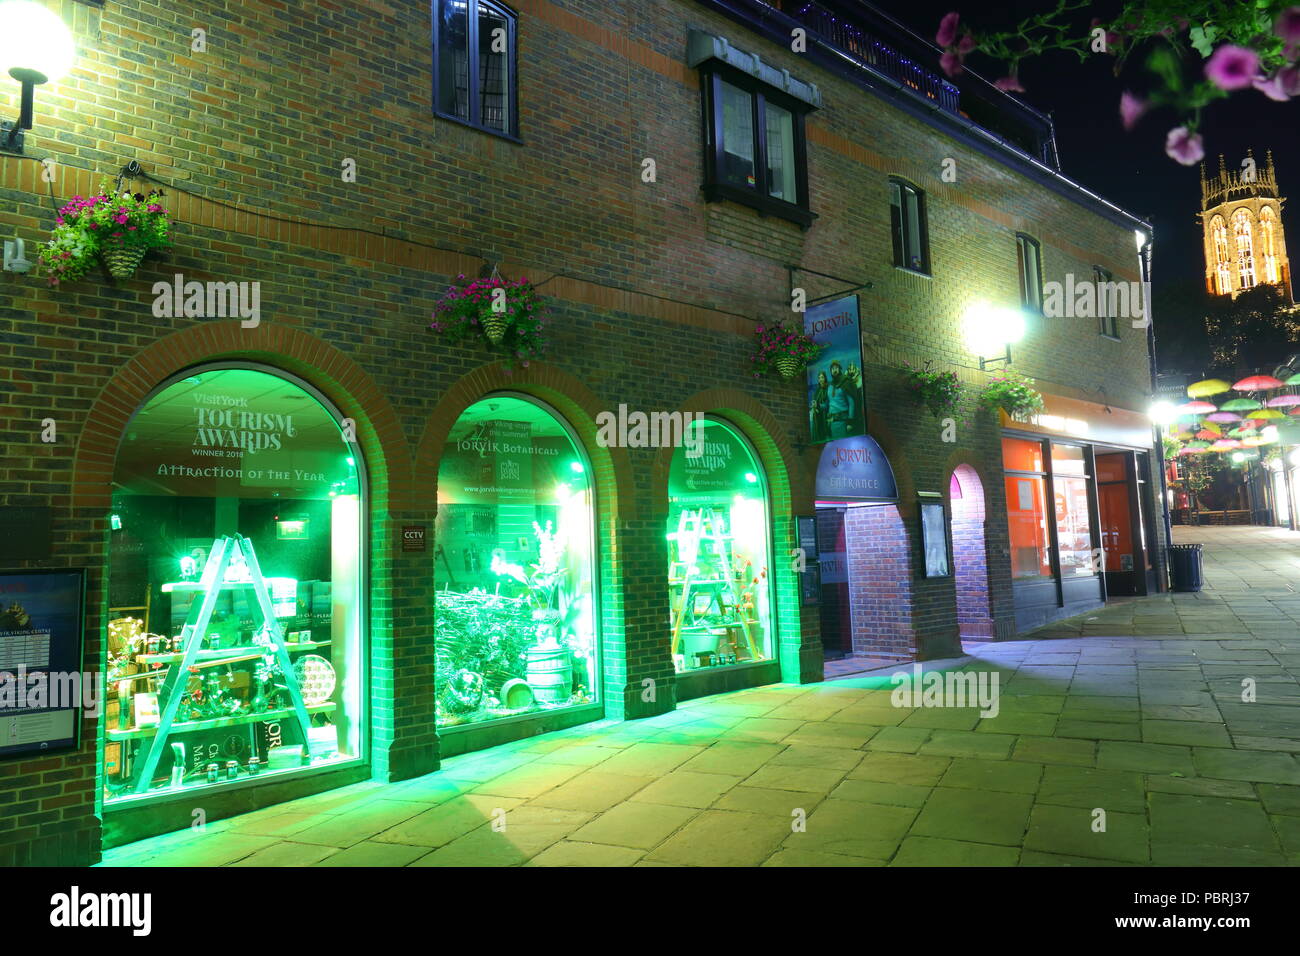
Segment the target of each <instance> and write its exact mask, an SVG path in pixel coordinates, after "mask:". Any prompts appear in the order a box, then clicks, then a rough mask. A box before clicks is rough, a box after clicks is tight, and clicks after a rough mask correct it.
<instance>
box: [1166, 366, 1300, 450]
mask: <svg viewBox="0 0 1300 956" xmlns="http://www.w3.org/2000/svg"><path fill="white" fill-rule="evenodd" d="M1288 385H1292V386H1300V372H1297V373H1295V374H1294V375H1292V376H1290V378H1288V379H1287V380H1286V381H1282V380H1281V379H1278V378H1275V377H1273V376H1271V375H1248V376H1246V377H1245V378H1242V379H1239V380H1238V381H1236V382H1233V383H1231V384H1229V383H1228V382H1227V381H1225V380H1224V379H1221V378H1207V379H1204V380H1202V381H1199V382H1195V383H1193V384H1192V385H1189V386H1187V396H1188V399H1189V401H1187V402H1184V403H1183V404H1182V405H1180V406H1178V408H1177V409H1176V412H1177V414H1178V417H1179V419H1180V421H1181V424H1179V425H1176V426H1170V427H1169V429H1168V431H1167V432H1166V434H1168V435H1169V436H1170V437H1171V438H1173V439H1174V440H1175V441H1177V442H1178V443H1179V446H1180V447H1179V449H1178V454H1179V455H1201V454H1208V453H1210V452H1217V453H1225V452H1232V451H1237V450H1238V449H1242V448H1258V447H1260V446H1262V445H1268V444H1271V443H1273V442H1276V441H1277V440H1278V437H1277V429H1276V428H1274V427H1271V426H1272V423H1273V422H1275V421H1277V420H1278V419H1283V418H1286V417H1287V416H1288V415H1292V416H1300V395H1297V394H1285V395H1276V396H1274V397H1273V398H1268V399H1265V398H1263V397H1262V396H1261V397H1260V398H1259V399H1256V398H1251V397H1248V396H1247V393H1252V392H1268V391H1273V390H1277V389H1283V388H1286V387H1287V386H1288ZM1215 395H1223V396H1224V397H1225V398H1227V399H1228V400H1227V401H1224V402H1220V403H1219V404H1217V405H1216V404H1214V403H1213V402H1209V401H1206V399H1207V398H1210V397H1211V396H1215ZM1225 431H1226V433H1227V434H1226V435H1225V434H1224V432H1225Z"/></svg>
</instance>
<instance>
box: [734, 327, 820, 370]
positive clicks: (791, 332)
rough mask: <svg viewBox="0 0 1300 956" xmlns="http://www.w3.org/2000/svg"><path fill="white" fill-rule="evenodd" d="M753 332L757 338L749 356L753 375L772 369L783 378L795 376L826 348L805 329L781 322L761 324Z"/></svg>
mask: <svg viewBox="0 0 1300 956" xmlns="http://www.w3.org/2000/svg"><path fill="white" fill-rule="evenodd" d="M754 335H755V336H756V337H757V339H758V341H757V342H756V343H755V345H756V347H755V349H754V354H753V355H751V356H750V359H749V362H750V364H751V365H752V366H753V372H754V378H762V377H763V376H765V375H771V374H772V373H773V372H776V373H777V374H778V375H780V376H781V377H782V378H784V379H791V378H794V377H795V376H796V375H798V374H799V373H800V372H802V371H803V370H804V369H806V368H807V367H808V363H809V362H811V361H812V360H813V359H814V358H816V357H817V355H818V353H820V352H821V350H822V349H823V348H825V346H822V345H818V344H817V343H816V342H814V341H813V340H812V337H811V336H808V335H805V334H804V331H803V329H796V328H790V327H789V326H786V325H782V324H781V323H779V322H778V323H775V324H773V325H760V326H758V327H757V328H756V329H754Z"/></svg>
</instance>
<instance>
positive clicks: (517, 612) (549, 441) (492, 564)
mask: <svg viewBox="0 0 1300 956" xmlns="http://www.w3.org/2000/svg"><path fill="white" fill-rule="evenodd" d="M592 533H593V523H592V491H591V479H590V469H589V467H588V464H587V461H586V457H585V456H584V455H583V453H582V451H581V449H580V448H579V446H578V444H577V443H576V441H575V440H574V438H573V436H572V435H571V434H570V432H569V430H568V428H567V427H566V426H565V424H564V423H563V422H562V421H560V419H559V418H558V417H557V416H556V415H555V414H554V413H552V412H551V411H549V410H548V409H546V408H544V407H542V406H541V405H539V404H537V403H535V402H532V401H528V400H525V399H522V398H516V397H513V396H508V395H494V396H490V397H488V398H485V399H483V400H482V401H480V402H477V403H476V404H474V405H472V406H470V408H468V409H466V410H465V412H464V413H463V414H462V415H461V416H460V418H459V419H458V420H457V421H456V424H455V425H454V426H453V427H452V430H451V433H450V435H449V436H448V439H447V445H446V449H445V451H444V452H443V456H442V460H441V462H440V464H439V468H438V519H437V526H436V528H435V539H436V542H437V543H436V545H435V548H434V567H435V571H434V575H435V578H434V580H435V584H436V597H435V601H436V606H435V621H434V642H435V643H434V646H435V652H434V656H435V665H434V693H435V695H436V696H435V700H436V712H437V721H438V725H439V726H440V727H443V728H451V727H456V726H460V725H465V724H475V723H482V722H484V721H490V720H499V719H505V718H510V717H517V716H520V715H528V714H540V713H543V712H546V711H553V710H557V709H561V708H568V707H580V706H583V705H587V704H594V703H596V702H597V687H598V684H599V679H598V668H599V647H598V640H597V630H596V611H595V599H594V596H593V569H592V550H593V545H592Z"/></svg>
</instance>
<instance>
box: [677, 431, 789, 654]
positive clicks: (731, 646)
mask: <svg viewBox="0 0 1300 956" xmlns="http://www.w3.org/2000/svg"><path fill="white" fill-rule="evenodd" d="M693 432H694V433H695V435H696V436H698V437H695V438H693V439H692V441H691V442H690V443H684V444H683V447H681V448H678V449H676V450H675V451H674V452H673V458H672V465H671V468H670V470H669V475H668V526H667V535H668V598H669V601H668V604H669V627H670V631H671V635H672V637H671V644H670V648H671V653H672V659H673V667H674V669H675V670H676V671H677V672H678V673H689V672H692V671H697V670H702V669H706V668H714V667H725V666H729V665H734V664H745V663H750V662H754V661H763V660H768V659H769V658H770V657H771V655H772V586H771V576H770V574H769V573H768V568H769V567H770V561H769V541H770V539H771V530H770V527H769V524H768V504H767V487H766V482H765V480H764V474H763V469H762V466H761V465H760V464H759V463H758V459H757V456H756V455H755V454H754V451H753V449H752V448H751V447H750V445H749V443H748V442H747V441H746V440H745V439H744V438H742V437H741V436H740V435H739V434H738V433H737V432H735V431H734V430H732V429H731V428H730V427H728V426H727V425H724V424H723V423H722V422H719V421H714V420H712V419H708V420H705V421H704V422H703V423H702V425H697V426H695V427H694V429H693Z"/></svg>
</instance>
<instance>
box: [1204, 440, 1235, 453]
mask: <svg viewBox="0 0 1300 956" xmlns="http://www.w3.org/2000/svg"><path fill="white" fill-rule="evenodd" d="M1240 447H1241V442H1239V441H1237V439H1235V438H1220V439H1219V440H1218V441H1216V442H1215V443H1214V444H1213V445H1211V446H1210V451H1232V450H1233V449H1234V448H1240Z"/></svg>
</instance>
